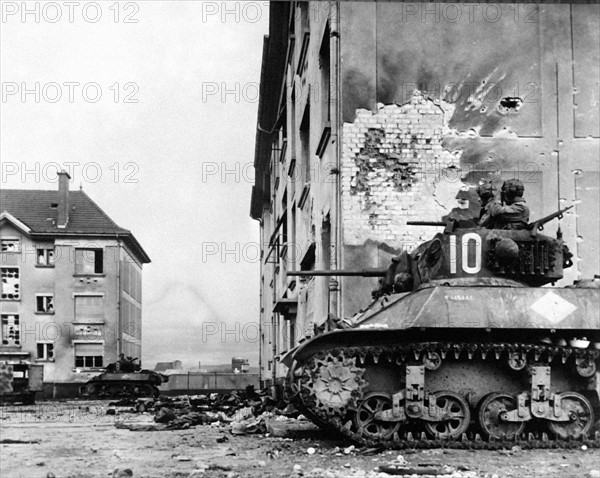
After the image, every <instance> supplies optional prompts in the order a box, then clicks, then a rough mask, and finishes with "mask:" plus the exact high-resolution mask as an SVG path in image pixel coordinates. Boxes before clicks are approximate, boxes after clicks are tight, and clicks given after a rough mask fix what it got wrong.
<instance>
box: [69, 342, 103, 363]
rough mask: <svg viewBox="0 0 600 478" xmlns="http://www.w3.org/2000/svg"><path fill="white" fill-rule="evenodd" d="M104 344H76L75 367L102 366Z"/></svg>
mask: <svg viewBox="0 0 600 478" xmlns="http://www.w3.org/2000/svg"><path fill="white" fill-rule="evenodd" d="M103 349H104V346H103V344H101V343H97V344H75V367H84V368H99V367H102V363H103V355H104V350H103Z"/></svg>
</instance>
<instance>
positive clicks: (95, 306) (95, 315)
mask: <svg viewBox="0 0 600 478" xmlns="http://www.w3.org/2000/svg"><path fill="white" fill-rule="evenodd" d="M82 321H83V322H89V321H97V322H100V323H102V322H104V297H103V296H101V295H78V296H75V322H82Z"/></svg>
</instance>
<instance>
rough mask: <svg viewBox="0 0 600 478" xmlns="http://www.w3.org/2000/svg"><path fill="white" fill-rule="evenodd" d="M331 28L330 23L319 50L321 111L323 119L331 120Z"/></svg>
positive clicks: (325, 120)
mask: <svg viewBox="0 0 600 478" xmlns="http://www.w3.org/2000/svg"><path fill="white" fill-rule="evenodd" d="M329 37H330V30H329V23H328V24H327V26H326V28H325V33H324V35H323V43H322V44H321V50H320V51H319V66H320V68H321V91H320V93H321V94H320V98H319V101H321V111H322V114H323V121H324V122H328V121H330V119H331V118H330V117H331V106H330V104H329V102H330V99H331V74H330V42H329Z"/></svg>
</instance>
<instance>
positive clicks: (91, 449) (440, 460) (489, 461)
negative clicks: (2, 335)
mask: <svg viewBox="0 0 600 478" xmlns="http://www.w3.org/2000/svg"><path fill="white" fill-rule="evenodd" d="M107 406H108V402H107V401H85V402H84V401H71V402H40V403H38V404H37V405H36V406H35V407H31V406H30V407H14V406H12V407H2V408H0V427H1V428H0V431H1V433H0V442H1V443H2V444H1V445H0V476H1V477H2V478H17V477H20V478H37V477H40V478H52V477H56V478H63V477H82V478H83V477H112V476H115V477H117V476H118V477H120V478H124V477H127V476H133V477H135V478H138V477H160V478H167V477H172V478H175V477H180V478H185V477H189V478H199V477H206V478H213V477H223V478H235V477H240V478H241V477H288V476H292V477H298V476H305V477H315V478H317V477H328V478H335V477H365V478H368V477H376V476H381V477H384V476H389V475H387V474H383V473H381V472H380V471H379V469H378V467H379V466H381V465H386V464H389V463H390V462H393V461H394V460H396V462H397V463H399V462H398V461H397V460H398V459H399V457H398V455H402V456H401V457H400V459H404V460H406V461H407V462H408V463H409V464H410V465H412V466H414V467H417V466H419V465H423V464H435V465H437V466H436V467H435V469H437V470H438V471H439V470H442V469H441V468H440V467H441V466H442V465H447V466H449V467H452V468H451V469H450V468H446V469H444V470H443V471H444V472H445V473H446V476H454V477H457V478H458V477H462V478H469V477H471V478H482V477H484V478H492V477H493V478H504V477H506V478H529V477H530V478H552V477H556V478H570V477H573V478H584V477H600V471H598V470H600V450H589V449H588V450H583V449H576V450H533V451H532V450H519V449H516V450H513V451H509V450H504V451H465V450H423V451H413V452H412V453H409V452H407V451H385V452H381V453H378V454H375V455H368V456H365V455H361V454H359V453H357V450H352V448H349V445H350V444H349V443H348V442H345V441H343V440H339V439H336V438H324V437H323V436H322V435H321V436H320V437H319V434H318V433H316V434H315V436H314V437H313V438H308V439H293V440H292V439H289V438H278V437H273V436H268V435H264V434H261V435H245V436H235V435H232V434H231V433H230V432H229V429H230V427H229V425H226V424H223V425H220V424H213V425H202V426H197V427H194V428H190V429H187V430H172V431H171V430H168V431H167V430H162V431H131V430H129V429H123V428H118V427H117V426H116V424H119V423H120V424H123V423H136V424H152V423H153V416H152V415H151V414H149V413H142V414H140V413H138V414H134V413H129V412H124V411H122V410H125V409H122V410H121V409H120V410H118V412H117V414H116V415H107V414H106V410H107V408H108V407H107ZM13 441H15V442H16V443H15V442H13ZM11 442H13V443H11ZM23 442H31V443H23ZM311 448H312V449H311ZM423 469H424V468H423V467H421V470H423ZM129 470H131V474H130V471H129ZM452 473H453V474H452ZM413 476H416V475H413Z"/></svg>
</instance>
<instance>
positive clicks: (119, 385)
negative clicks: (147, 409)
mask: <svg viewBox="0 0 600 478" xmlns="http://www.w3.org/2000/svg"><path fill="white" fill-rule="evenodd" d="M168 380H169V377H168V376H167V375H163V374H161V373H157V372H154V371H152V370H141V367H140V366H139V364H136V363H135V359H131V358H121V359H120V360H118V361H117V362H115V363H111V364H109V365H108V366H107V367H106V371H105V372H104V373H101V374H100V375H97V376H96V377H94V378H92V379H91V380H89V381H88V382H87V383H86V384H85V385H84V386H83V387H82V390H81V394H82V395H87V396H96V397H105V398H119V397H158V395H159V393H160V392H159V390H158V386H159V385H160V384H161V383H163V382H168Z"/></svg>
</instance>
